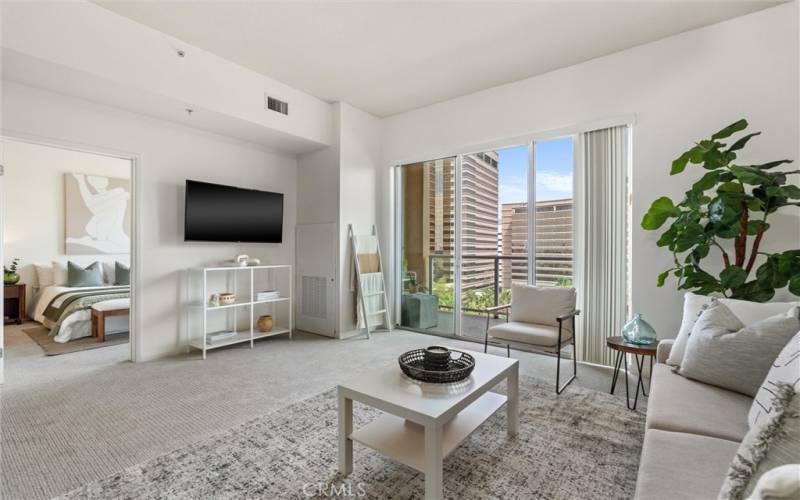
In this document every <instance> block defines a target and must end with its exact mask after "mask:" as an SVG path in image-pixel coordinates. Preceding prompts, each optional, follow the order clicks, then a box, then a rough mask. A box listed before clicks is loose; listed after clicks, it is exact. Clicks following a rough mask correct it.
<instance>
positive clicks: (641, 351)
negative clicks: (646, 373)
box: [606, 337, 658, 410]
mask: <svg viewBox="0 0 800 500" xmlns="http://www.w3.org/2000/svg"><path fill="white" fill-rule="evenodd" d="M606 346H608V348H609V349H611V350H613V351H616V353H617V359H616V361H615V362H614V378H613V380H612V381H611V394H614V388H616V386H617V377H618V376H619V372H620V369H621V368H622V365H623V364H624V365H625V403H626V404H627V405H628V409H629V410H635V409H636V403H638V401H639V388H641V389H642V395H643V396H645V397H646V396H647V390H645V387H644V380H642V371H643V370H644V362H645V358H647V357H650V373H651V376H652V373H653V359H654V358H655V357H656V348H657V347H658V341H655V342H653V343H652V344H648V345H641V344H629V343H628V342H625V339H623V338H622V337H608V338H607V339H606ZM625 354H633V357H634V360H635V361H636V368H637V369H638V371H639V378H638V380H637V381H636V394H635V396H634V398H633V406H631V397H630V392H629V389H628V363H625V362H624V360H625Z"/></svg>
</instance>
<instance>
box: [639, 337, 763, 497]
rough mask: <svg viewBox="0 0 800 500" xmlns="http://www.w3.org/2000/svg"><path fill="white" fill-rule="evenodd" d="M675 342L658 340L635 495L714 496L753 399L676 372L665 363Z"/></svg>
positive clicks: (746, 426)
mask: <svg viewBox="0 0 800 500" xmlns="http://www.w3.org/2000/svg"><path fill="white" fill-rule="evenodd" d="M673 342H674V341H672V340H664V341H662V342H661V343H660V344H659V346H658V355H657V357H656V360H657V363H656V364H655V365H654V366H653V373H652V378H651V392H650V398H649V400H648V403H647V420H646V423H645V435H644V446H643V448H642V456H641V462H640V464H639V476H638V479H637V482H636V498H637V499H639V500H666V499H670V500H682V499H686V500H700V499H715V498H717V496H718V495H719V492H720V488H721V487H722V482H723V480H724V477H725V473H726V472H727V471H728V468H729V467H730V465H731V461H732V460H733V457H734V456H735V455H736V451H737V449H738V448H739V443H740V442H741V441H742V439H743V438H744V436H745V434H746V433H747V430H748V424H747V413H748V412H749V410H750V406H751V404H752V403H753V399H752V398H750V397H748V396H745V395H743V394H739V393H736V392H732V391H728V390H726V389H720V388H718V387H714V386H711V385H708V384H704V383H702V382H697V381H694V380H689V379H687V378H685V377H682V376H680V375H678V374H676V373H673V372H672V367H671V366H668V365H666V364H665V363H664V362H665V361H666V359H667V357H668V356H669V351H670V349H671V348H672V344H673Z"/></svg>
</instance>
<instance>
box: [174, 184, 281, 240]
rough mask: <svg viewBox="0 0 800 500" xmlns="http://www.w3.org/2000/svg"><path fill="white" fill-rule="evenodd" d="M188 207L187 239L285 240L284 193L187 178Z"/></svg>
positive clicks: (185, 231) (186, 220)
mask: <svg viewBox="0 0 800 500" xmlns="http://www.w3.org/2000/svg"><path fill="white" fill-rule="evenodd" d="M185 208H186V210H185V217H184V228H183V237H184V240H186V241H231V242H242V243H281V241H282V237H281V235H282V233H283V194H282V193H271V192H269V191H256V190H255V189H243V188H237V187H233V186H223V185H220V184H211V183H208V182H200V181H192V180H187V181H186V207H185Z"/></svg>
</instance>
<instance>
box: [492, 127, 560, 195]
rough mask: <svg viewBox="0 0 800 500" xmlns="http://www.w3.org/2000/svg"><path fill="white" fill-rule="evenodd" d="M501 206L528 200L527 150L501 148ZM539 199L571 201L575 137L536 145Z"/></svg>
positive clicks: (521, 147)
mask: <svg viewBox="0 0 800 500" xmlns="http://www.w3.org/2000/svg"><path fill="white" fill-rule="evenodd" d="M497 153H498V155H499V157H500V162H499V163H500V168H499V184H500V203H501V204H502V203H519V202H525V201H527V200H528V189H527V185H528V181H527V169H528V148H527V146H518V147H514V148H507V149H500V150H498V151H497ZM534 153H535V155H536V158H535V159H536V200H537V201H546V200H559V199H563V198H572V138H570V137H565V138H562V139H554V140H552V141H547V142H541V143H537V144H536V149H535V152H534Z"/></svg>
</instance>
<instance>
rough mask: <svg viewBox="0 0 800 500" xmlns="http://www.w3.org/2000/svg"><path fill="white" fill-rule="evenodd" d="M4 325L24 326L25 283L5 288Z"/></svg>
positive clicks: (5, 286)
mask: <svg viewBox="0 0 800 500" xmlns="http://www.w3.org/2000/svg"><path fill="white" fill-rule="evenodd" d="M3 314H4V317H3V323H7V322H13V323H16V324H18V325H19V324H22V320H23V319H25V283H17V284H16V285H4V286H3Z"/></svg>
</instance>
